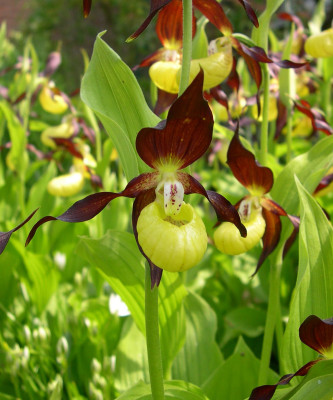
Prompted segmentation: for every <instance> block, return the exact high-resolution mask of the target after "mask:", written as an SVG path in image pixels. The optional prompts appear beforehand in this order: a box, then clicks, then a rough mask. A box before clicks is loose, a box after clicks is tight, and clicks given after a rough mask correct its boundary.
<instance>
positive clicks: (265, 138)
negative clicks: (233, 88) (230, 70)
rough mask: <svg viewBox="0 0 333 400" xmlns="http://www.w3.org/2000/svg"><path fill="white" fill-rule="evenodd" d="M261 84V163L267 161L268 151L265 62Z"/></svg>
mask: <svg viewBox="0 0 333 400" xmlns="http://www.w3.org/2000/svg"><path fill="white" fill-rule="evenodd" d="M262 72H263V74H262V78H263V81H262V84H263V106H262V110H261V112H262V122H261V132H260V153H259V161H260V163H261V164H262V165H266V163H267V152H268V113H269V70H268V66H267V64H263V65H262Z"/></svg>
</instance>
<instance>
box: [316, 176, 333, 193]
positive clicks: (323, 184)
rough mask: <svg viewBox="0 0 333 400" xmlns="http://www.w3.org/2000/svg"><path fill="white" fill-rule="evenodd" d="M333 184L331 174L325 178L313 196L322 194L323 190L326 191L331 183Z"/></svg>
mask: <svg viewBox="0 0 333 400" xmlns="http://www.w3.org/2000/svg"><path fill="white" fill-rule="evenodd" d="M332 182H333V174H329V175H326V176H324V177H323V179H322V180H321V181H320V183H319V185H318V186H317V187H316V189H315V191H314V192H313V194H316V193H318V192H320V191H321V190H323V189H325V188H326V187H327V186H328V185H329V184H330V183H332Z"/></svg>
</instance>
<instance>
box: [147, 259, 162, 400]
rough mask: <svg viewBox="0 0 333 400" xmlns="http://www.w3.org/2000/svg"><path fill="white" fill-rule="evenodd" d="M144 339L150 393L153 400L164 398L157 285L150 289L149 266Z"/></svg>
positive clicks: (148, 271)
mask: <svg viewBox="0 0 333 400" xmlns="http://www.w3.org/2000/svg"><path fill="white" fill-rule="evenodd" d="M145 296H146V297H145V318H146V341H147V352H148V364H149V375H150V385H151V394H152V398H153V400H164V385H163V368H162V355H161V346H160V336H159V326H158V287H157V286H155V287H154V289H151V281H150V268H149V265H148V263H146V274H145Z"/></svg>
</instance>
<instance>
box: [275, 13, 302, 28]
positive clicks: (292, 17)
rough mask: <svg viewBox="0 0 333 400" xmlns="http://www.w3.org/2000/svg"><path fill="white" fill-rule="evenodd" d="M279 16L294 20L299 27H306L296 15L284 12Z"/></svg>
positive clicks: (286, 19)
mask: <svg viewBox="0 0 333 400" xmlns="http://www.w3.org/2000/svg"><path fill="white" fill-rule="evenodd" d="M278 18H280V19H283V20H285V21H290V22H294V24H295V25H296V26H297V28H299V29H304V27H303V23H302V21H301V20H300V19H299V18H298V17H297V16H296V15H293V14H289V13H286V12H282V13H280V14H278Z"/></svg>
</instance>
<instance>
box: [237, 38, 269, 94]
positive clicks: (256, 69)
mask: <svg viewBox="0 0 333 400" xmlns="http://www.w3.org/2000/svg"><path fill="white" fill-rule="evenodd" d="M231 42H232V45H233V47H234V48H235V49H236V51H237V53H238V54H239V55H241V56H242V57H243V58H244V60H245V62H246V65H247V67H248V69H249V71H250V74H251V75H252V78H253V79H254V81H255V83H256V85H257V88H258V90H259V88H260V86H261V81H262V73H261V67H260V64H259V62H258V61H256V60H255V59H253V57H252V54H251V56H250V55H248V54H247V52H245V51H244V49H243V47H246V46H244V45H243V44H242V43H241V42H240V41H239V40H237V39H236V38H234V37H231ZM246 49H248V47H246Z"/></svg>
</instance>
